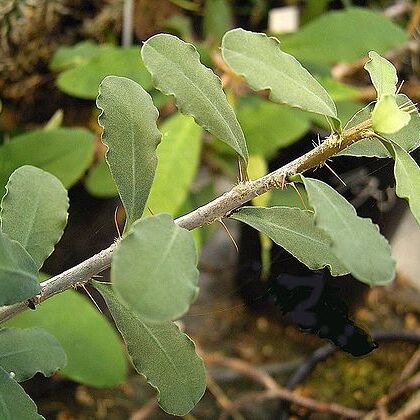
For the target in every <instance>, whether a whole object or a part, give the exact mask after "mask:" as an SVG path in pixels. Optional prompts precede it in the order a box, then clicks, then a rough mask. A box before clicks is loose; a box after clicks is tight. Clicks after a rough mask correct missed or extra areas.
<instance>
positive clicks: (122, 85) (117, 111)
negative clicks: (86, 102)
mask: <svg viewBox="0 0 420 420" xmlns="http://www.w3.org/2000/svg"><path fill="white" fill-rule="evenodd" d="M96 104H97V106H98V108H99V109H100V110H101V111H102V113H101V115H100V116H99V124H100V125H101V126H102V127H103V129H104V131H103V134H102V141H103V142H104V143H105V144H106V145H107V146H108V152H107V155H106V159H107V161H108V164H109V166H110V168H111V173H112V176H113V178H114V179H115V182H116V184H117V187H118V191H119V194H120V196H121V200H122V202H123V204H124V208H125V211H126V214H127V221H126V228H128V227H129V226H130V225H131V224H132V223H133V222H134V221H135V220H137V219H140V217H141V216H142V214H143V210H144V206H145V204H146V201H147V197H148V196H149V192H150V188H151V186H152V182H153V178H154V175H155V170H156V166H157V157H156V148H157V146H158V144H159V143H160V141H161V137H162V136H161V133H160V132H159V130H158V128H157V125H156V120H157V118H158V115H159V113H158V111H157V109H156V108H155V106H154V105H153V102H152V98H151V97H150V95H149V94H148V93H147V92H146V91H145V90H144V89H143V88H142V87H141V86H140V85H139V84H137V83H136V82H133V81H132V80H130V79H126V78H124V77H116V76H108V77H106V78H105V79H104V80H103V81H102V83H101V85H100V87H99V96H98V99H97V101H96Z"/></svg>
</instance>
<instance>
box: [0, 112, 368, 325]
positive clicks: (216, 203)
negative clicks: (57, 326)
mask: <svg viewBox="0 0 420 420" xmlns="http://www.w3.org/2000/svg"><path fill="white" fill-rule="evenodd" d="M372 134H373V132H372V131H371V121H370V120H366V121H364V122H363V123H361V124H359V125H357V126H355V127H353V128H351V129H349V130H346V131H344V132H343V133H341V135H338V134H332V135H331V136H330V137H328V138H327V139H326V140H325V141H324V142H323V143H321V144H320V145H319V146H317V147H315V148H314V149H312V150H311V151H309V152H308V153H306V154H304V155H302V156H300V157H299V158H297V159H295V160H293V161H291V162H290V163H288V164H286V165H284V166H283V167H281V168H279V169H277V170H275V171H274V172H271V173H269V174H267V175H265V176H263V177H261V178H258V179H255V180H252V181H246V182H243V183H240V184H238V185H236V186H235V187H234V188H232V189H231V190H230V191H228V192H226V193H225V194H223V195H221V196H220V197H218V198H216V199H215V200H213V201H211V202H210V203H208V204H206V205H204V206H202V207H199V208H198V209H196V210H194V211H192V212H191V213H188V214H186V215H185V216H182V217H179V218H178V219H176V220H175V223H176V224H178V225H179V226H181V227H183V228H185V229H188V230H192V229H195V228H197V227H200V226H203V225H207V224H210V223H213V222H215V221H217V220H221V219H222V218H224V217H229V215H230V214H231V213H232V212H233V211H234V210H236V209H238V208H240V207H241V206H243V205H244V204H245V203H247V202H248V201H250V200H252V199H253V198H255V197H257V196H259V195H261V194H264V193H266V192H267V191H269V190H272V189H275V188H280V187H282V186H283V185H284V184H285V182H286V181H287V179H288V177H290V176H293V175H297V174H300V173H303V172H305V171H307V170H309V169H313V168H316V167H317V166H320V165H322V164H323V163H325V162H326V161H327V159H329V158H331V157H332V156H334V155H336V154H337V153H338V152H340V151H341V150H343V149H345V148H346V147H347V146H349V145H350V144H352V143H354V142H356V141H359V140H362V139H364V138H369V137H371V136H372ZM116 245H117V243H114V244H112V245H111V246H110V247H108V248H106V249H104V250H103V251H101V252H99V253H98V254H96V255H94V256H92V257H90V258H88V259H87V260H85V261H83V262H82V263H80V264H78V265H76V266H75V267H72V268H70V269H69V270H66V271H64V272H63V273H61V274H58V275H57V276H54V277H51V278H50V279H48V280H46V281H44V282H42V283H41V292H40V294H39V295H37V296H35V297H34V298H32V299H30V300H29V301H24V302H20V303H16V304H13V305H10V306H3V307H0V323H2V322H4V321H7V320H8V319H10V318H12V317H13V316H15V315H16V314H18V313H20V312H23V311H25V310H26V309H28V308H31V307H32V308H33V307H34V306H35V305H39V304H40V303H42V302H43V301H45V300H46V299H49V298H50V297H52V296H54V295H55V294H57V293H61V292H63V291H65V290H67V289H69V288H71V287H75V286H77V285H79V284H83V283H86V282H88V281H89V280H90V279H91V278H92V277H93V276H94V275H96V274H98V273H100V272H101V271H103V270H105V269H107V268H109V267H110V266H111V261H112V254H113V252H114V250H115V248H116Z"/></svg>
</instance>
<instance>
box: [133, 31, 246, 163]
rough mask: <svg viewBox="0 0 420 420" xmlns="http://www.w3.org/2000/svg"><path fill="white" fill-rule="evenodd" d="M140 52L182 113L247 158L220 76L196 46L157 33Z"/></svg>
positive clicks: (161, 89)
mask: <svg viewBox="0 0 420 420" xmlns="http://www.w3.org/2000/svg"><path fill="white" fill-rule="evenodd" d="M141 54H142V57H143V61H144V63H145V65H146V67H147V69H148V70H149V72H150V73H151V75H152V78H153V83H154V85H155V86H156V88H157V89H159V90H160V91H162V92H163V93H165V94H166V95H174V96H175V101H176V105H177V107H178V109H179V110H180V111H181V112H182V113H183V114H186V115H190V116H192V117H194V119H195V120H196V122H197V124H199V125H200V126H201V127H203V128H204V129H205V130H207V131H208V132H210V133H211V134H213V135H214V136H215V137H216V138H218V139H220V140H222V141H224V142H225V143H227V144H228V145H229V146H231V147H232V148H233V149H234V150H235V151H236V152H237V153H238V154H239V155H240V156H241V157H242V159H243V160H244V162H247V160H248V150H247V147H246V143H245V138H244V135H243V132H242V129H241V127H240V125H239V123H238V120H237V119H236V116H235V113H234V112H233V109H232V107H231V106H230V105H229V103H228V101H227V99H226V96H225V94H224V92H223V90H222V85H221V82H220V79H219V78H218V77H217V76H216V75H215V74H214V73H213V72H212V70H210V69H209V68H207V67H205V66H204V65H203V64H201V62H200V56H199V54H198V52H197V50H196V49H195V47H194V46H193V45H191V44H187V43H185V42H183V41H181V40H180V39H179V38H177V37H175V36H173V35H168V34H159V35H155V36H153V37H151V38H149V39H148V40H147V41H146V42H145V43H144V44H143V48H142V50H141Z"/></svg>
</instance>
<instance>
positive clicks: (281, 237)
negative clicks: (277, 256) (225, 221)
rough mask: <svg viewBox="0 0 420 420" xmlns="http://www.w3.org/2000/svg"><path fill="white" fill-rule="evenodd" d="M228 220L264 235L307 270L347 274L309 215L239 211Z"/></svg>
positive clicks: (264, 209)
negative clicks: (236, 221) (328, 270)
mask: <svg viewBox="0 0 420 420" xmlns="http://www.w3.org/2000/svg"><path fill="white" fill-rule="evenodd" d="M231 217H232V218H233V219H236V220H240V221H241V222H244V223H246V224H247V225H249V226H252V227H253V228H255V229H257V230H258V231H260V232H263V233H265V234H266V235H267V236H269V237H270V238H271V239H272V240H273V241H274V242H275V243H276V244H277V245H280V246H282V247H283V248H284V249H285V250H286V251H288V252H290V253H291V254H292V255H294V256H295V257H296V258H297V259H298V260H299V261H301V262H302V263H303V264H305V265H306V266H307V267H309V268H310V269H311V270H319V269H321V268H324V267H326V266H328V268H329V269H330V271H331V273H332V275H333V276H340V275H344V274H347V273H348V270H347V269H346V268H345V267H343V265H342V264H341V263H340V261H339V260H338V259H337V257H336V256H335V255H334V254H333V253H332V252H331V249H330V238H329V237H328V236H327V235H326V234H325V233H324V232H323V231H322V230H321V229H318V228H317V227H316V226H315V222H314V216H313V213H312V212H310V211H307V210H301V209H298V208H290V207H242V208H241V209H240V210H239V211H238V212H236V213H234V214H233V215H232V216H231Z"/></svg>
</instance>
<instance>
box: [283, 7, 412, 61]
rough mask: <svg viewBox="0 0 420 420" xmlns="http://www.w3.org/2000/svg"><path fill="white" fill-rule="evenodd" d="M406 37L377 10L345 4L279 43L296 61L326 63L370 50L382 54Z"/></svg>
mask: <svg viewBox="0 0 420 420" xmlns="http://www.w3.org/2000/svg"><path fill="white" fill-rule="evenodd" d="M326 31H328V33H327V32H326ZM407 41H408V35H407V34H406V32H405V31H404V30H403V29H402V28H401V27H399V26H398V25H396V24H395V23H393V22H391V21H390V19H388V18H387V17H385V16H383V15H382V14H381V13H377V12H374V11H371V10H368V9H366V8H355V7H349V8H346V9H345V10H340V11H333V12H329V13H326V14H324V15H323V16H321V17H320V18H319V19H316V20H313V21H311V22H310V23H309V24H307V25H305V26H303V27H302V28H301V29H300V30H299V31H298V32H296V33H294V34H290V35H288V36H287V37H285V38H284V40H282V46H283V50H284V51H287V52H288V53H290V54H293V55H294V56H295V57H296V58H297V59H298V60H299V61H302V62H304V63H307V64H310V65H317V66H330V65H331V64H335V63H338V62H341V61H347V62H352V61H356V60H358V59H360V58H362V57H363V56H364V55H366V53H367V52H368V51H370V50H374V51H377V52H378V53H379V54H382V53H384V52H386V51H389V50H390V49H392V48H396V47H398V46H400V45H402V44H404V43H405V42H407Z"/></svg>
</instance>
